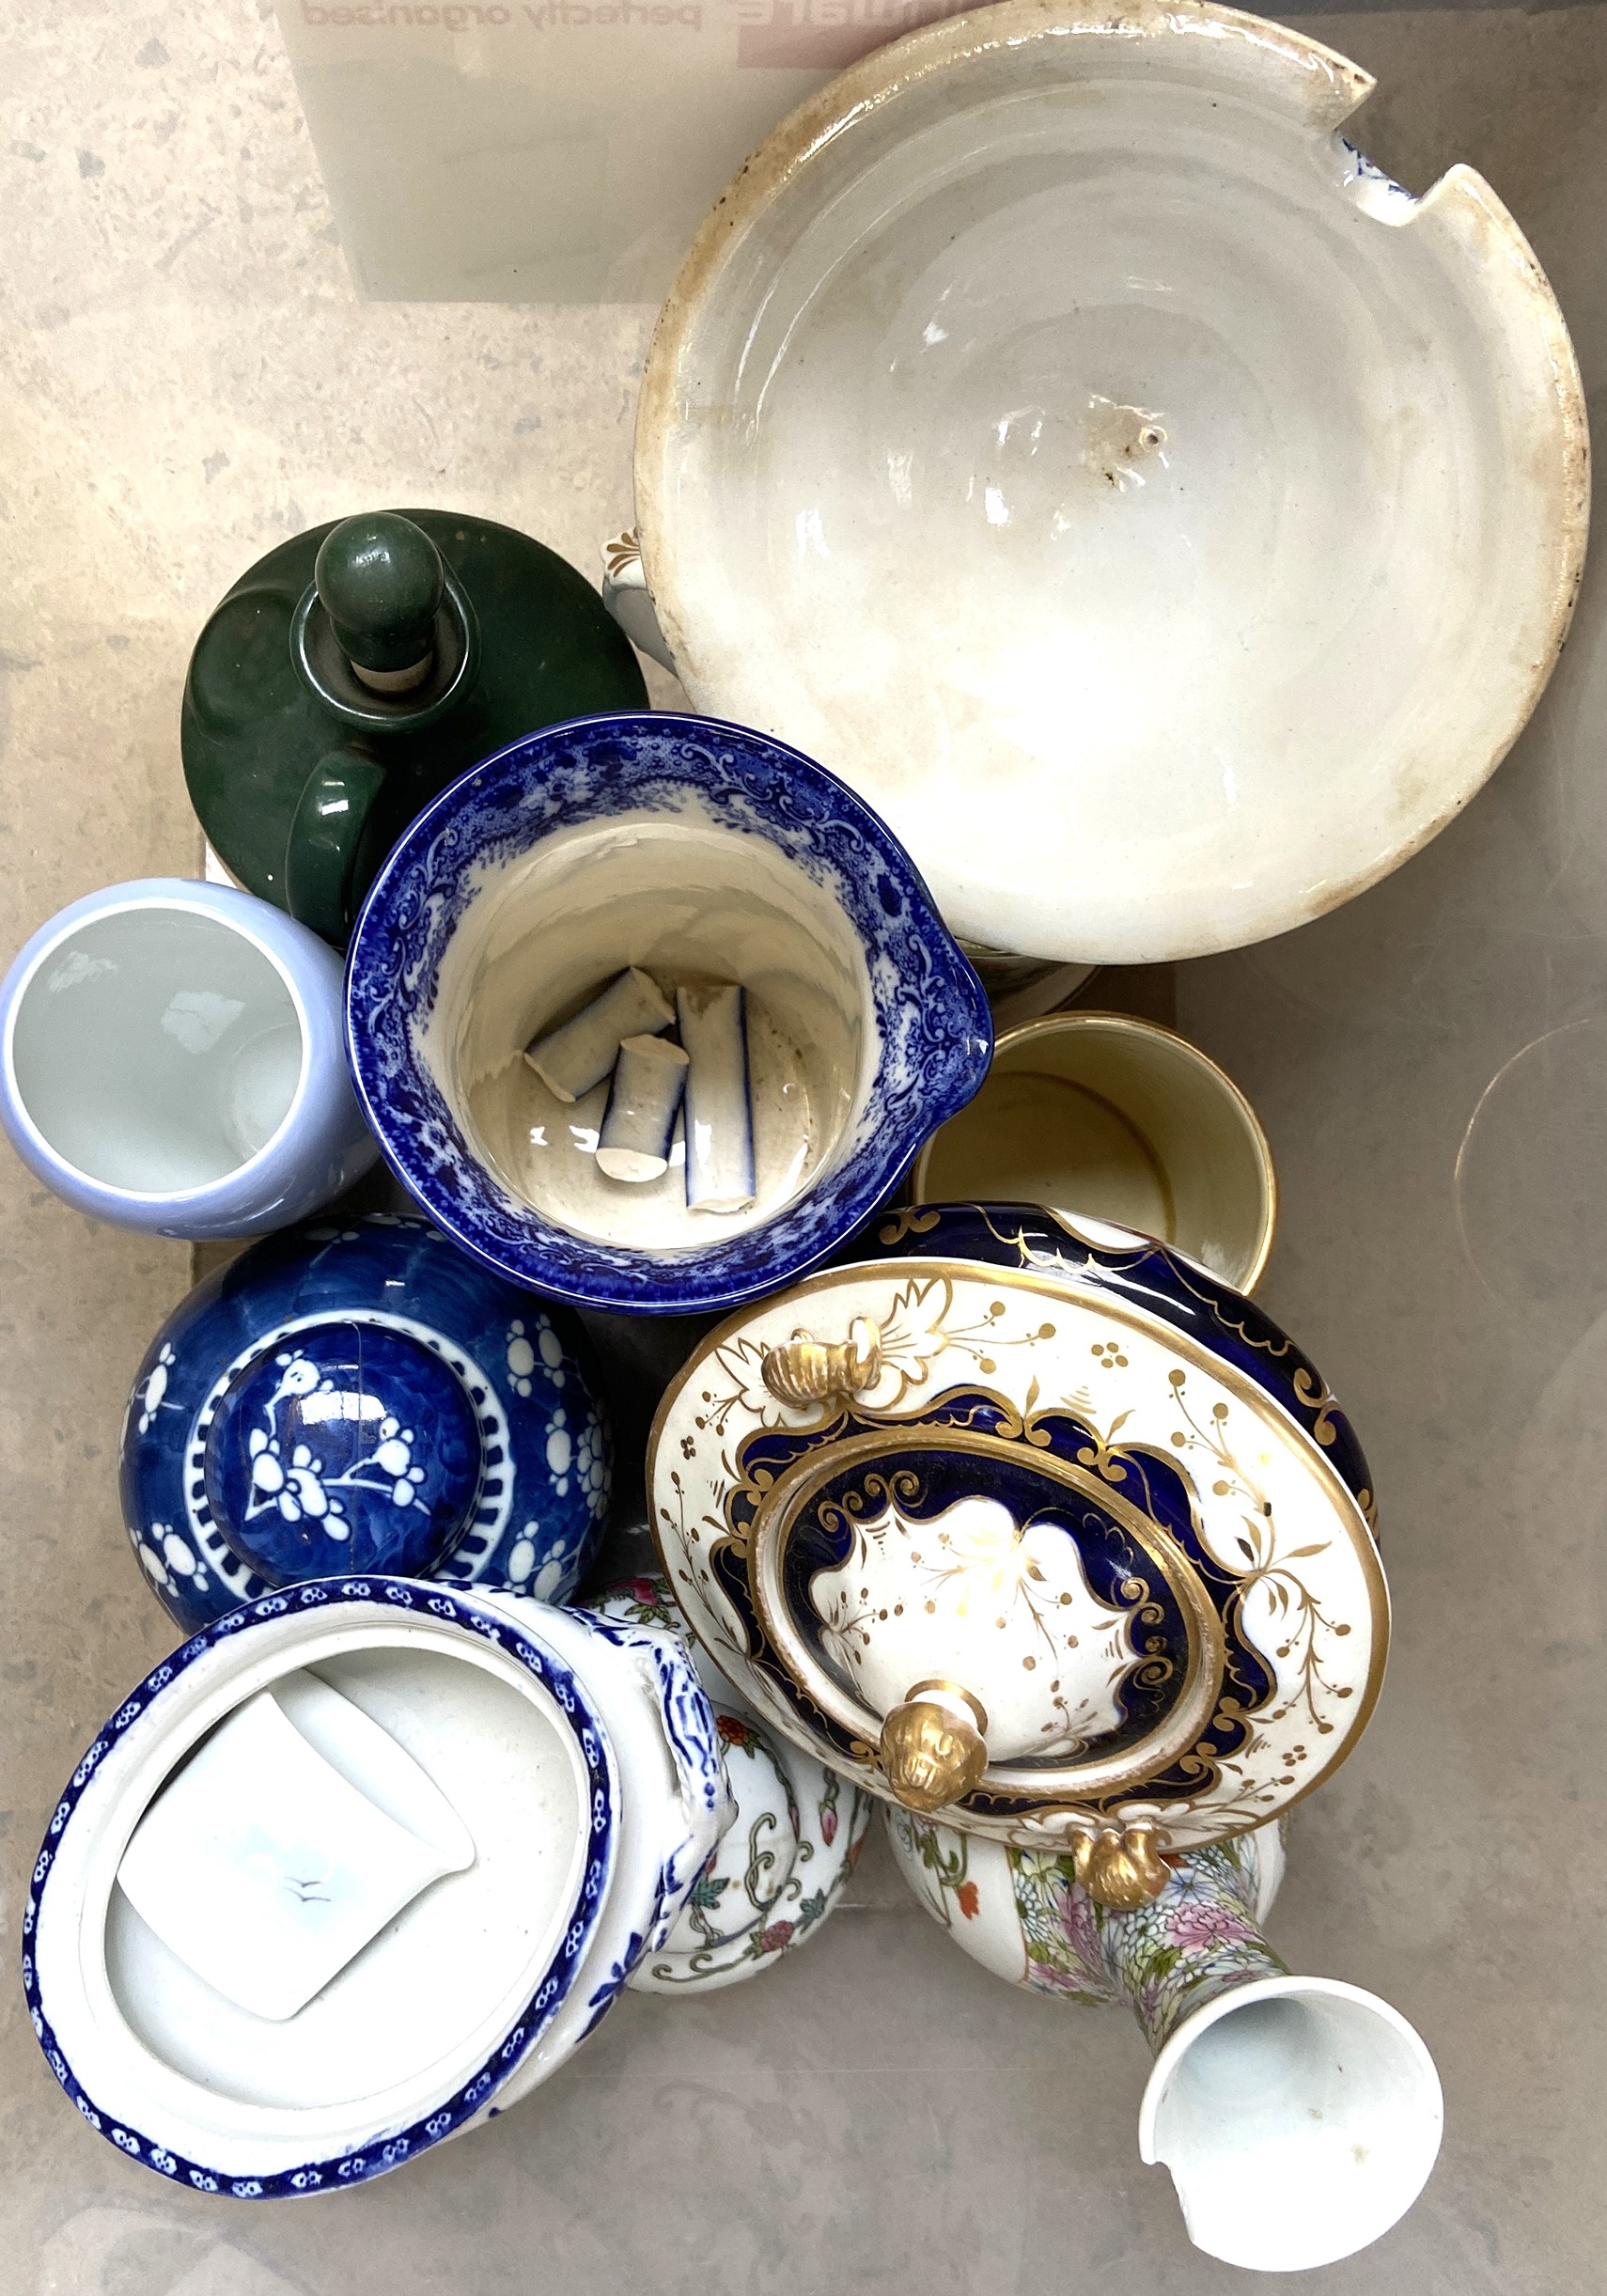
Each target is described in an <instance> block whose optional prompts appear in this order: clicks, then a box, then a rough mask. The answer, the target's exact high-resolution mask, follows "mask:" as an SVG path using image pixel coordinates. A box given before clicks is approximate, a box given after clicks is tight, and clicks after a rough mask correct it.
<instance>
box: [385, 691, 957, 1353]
mask: <svg viewBox="0 0 1607 2296" xmlns="http://www.w3.org/2000/svg"><path fill="white" fill-rule="evenodd" d="M689 795H690V796H692V797H694V798H695V799H696V800H697V801H698V803H700V804H701V805H702V806H703V807H704V808H705V810H706V812H707V815H708V818H709V820H710V821H711V822H712V823H713V824H714V825H715V826H716V827H719V828H722V829H726V830H737V831H741V832H743V833H746V834H747V835H750V836H760V837H763V838H765V839H766V840H767V841H768V842H769V843H770V844H772V845H773V846H775V847H776V848H777V849H778V850H779V851H781V852H783V853H784V854H785V855H786V856H787V858H788V860H789V861H791V862H792V863H793V864H794V865H795V866H796V867H799V868H800V869H802V870H803V871H804V873H805V875H807V876H808V877H809V878H810V879H811V880H812V881H813V882H815V883H816V884H818V885H819V886H821V887H822V888H823V889H824V890H826V891H827V892H828V893H829V894H830V895H831V897H832V898H833V899H834V900H835V901H836V902H837V903H838V904H839V906H840V907H841V908H842V910H843V911H844V913H845V914H846V915H847V916H848V918H849V920H850V923H851V924H852V925H853V927H854V929H856V931H857V932H858V933H859V935H860V936H861V939H862V940H863V943H864V945H865V950H866V964H867V968H868V973H869V979H870V993H871V1000H872V1004H873V1007H874V1010H875V1020H876V1027H877V1030H878V1032H879V1035H880V1039H881V1046H882V1051H881V1059H880V1062H879V1064H878V1068H877V1072H876V1076H875V1080H874V1082H873V1084H872V1086H871V1089H870V1095H869V1099H868V1101H867V1102H866V1107H865V1110H864V1112H863V1113H862V1115H861V1116H860V1117H859V1119H858V1121H857V1124H856V1126H855V1130H854V1133H853V1137H852V1140H851V1142H850V1147H849V1152H848V1154H847V1156H846V1157H845V1158H844V1160H843V1162H842V1163H841V1164H840V1165H839V1166H838V1168H837V1169H836V1170H835V1172H833V1173H831V1174H829V1175H828V1176H827V1177H826V1178H824V1179H819V1180H818V1181H817V1182H816V1184H815V1185H814V1186H813V1187H812V1188H811V1189H810V1190H809V1191H808V1192H807V1193H806V1194H805V1195H803V1196H802V1197H801V1198H799V1199H797V1200H796V1201H794V1202H793V1203H790V1204H788V1205H787V1206H785V1207H784V1208H783V1209H782V1210H781V1211H779V1212H778V1213H777V1214H776V1215H775V1216H774V1217H773V1218H772V1219H770V1220H767V1221H766V1222H765V1223H764V1224H763V1225H762V1226H758V1227H755V1228H750V1229H748V1230H747V1231H746V1232H745V1233H743V1234H741V1235H737V1236H731V1237H728V1238H725V1240H724V1241H721V1242H710V1244H708V1245H707V1246H704V1247H702V1248H700V1249H698V1250H697V1251H696V1252H694V1253H687V1252H675V1253H664V1254H654V1253H650V1252H643V1251H630V1250H626V1249H622V1248H619V1247H616V1246H611V1245H609V1244H606V1243H601V1242H597V1241H596V1240H594V1239H592V1238H589V1237H584V1236H578V1235H574V1234H571V1233H570V1232H569V1230H567V1229H564V1228H560V1227H555V1226H553V1225H552V1224H551V1223H550V1222H548V1221H546V1220H544V1219H542V1217H541V1216H540V1214H539V1213H538V1212H536V1211H534V1210H529V1209H527V1208H524V1207H522V1206H521V1205H519V1204H518V1203H516V1202H515V1200H514V1199H513V1198H512V1196H510V1195H508V1194H507V1192H506V1190H505V1189H503V1188H502V1187H501V1186H500V1185H499V1184H498V1183H497V1182H496V1181H495V1180H494V1179H492V1178H491V1175H490V1174H489V1173H488V1172H486V1171H485V1169H484V1168H483V1166H482V1165H481V1164H480V1163H479V1160H478V1159H477V1158H476V1155H475V1153H474V1151H473V1149H472V1148H470V1146H469V1144H468V1142H467V1141H466V1139H465V1138H464V1136H463V1133H462V1132H461V1130H460V1127H459V1125H458V1122H457V1120H456V1118H455V1117H453V1115H452V1113H451V1111H450V1109H449V1108H448V1107H447V1105H446V1102H445V1099H444V1098H443V1096H442V1093H441V1090H440V1087H439V1086H437V1084H436V1083H435V1080H434V1078H433V1077H432V1076H431V1075H430V1074H429V1070H427V1069H426V1068H425V1066H424V1064H423V1062H422V1061H421V1060H420V1059H419V1057H418V1053H417V1039H418V1034H419V1031H420V1030H421V1029H422V1027H423V1026H424V1024H425V1023H426V1022H427V1020H428V1018H429V1013H430V1011H431V1009H432V1007H433V1005H434V1002H435V996H436V990H437V984H438V981H439V977H440V970H441V961H442V957H443V955H444V953H445V948H446V945H447V943H448V941H449V940H450V938H451V935H452V931H453V929H454V928H455V926H456V925H457V923H458V920H459V918H460V916H461V915H462V914H463V911H464V909H465V908H466V907H467V905H468V903H469V900H470V899H471V898H472V896H473V892H474V889H475V884H476V880H477V879H478V877H479V875H480V873H481V872H482V871H483V870H484V868H485V867H486V866H487V865H488V864H495V863H497V862H500V861H504V860H507V859H509V858H511V857H513V856H515V855H517V854H520V853H523V852H526V851H529V850H530V848H531V847H532V846H534V845H535V844H536V843H537V842H538V840H539V839H540V838H542V837H545V836H549V835H551V834H552V833H553V832H554V831H555V830H558V829H562V828H567V827H569V826H572V825H573V824H575V823H577V822H581V821H593V820H606V819H608V818H609V817H610V816H613V815H616V814H619V813H622V812H650V813H663V814H666V815H669V814H674V813H676V812H679V811H682V810H684V806H685V802H686V800H687V798H688V796H689ZM346 1027H347V1044H348V1050H349V1053H350V1055H351V1070H352V1074H353V1076H354V1078H355V1080H356V1085H357V1092H358V1097H359V1099H360V1100H361V1101H362V1103H363V1106H364V1110H365V1113H366V1114H367V1117H368V1121H369V1123H370V1124H371V1126H372V1127H373V1130H374V1132H375V1135H376V1137H377V1138H378V1140H379V1143H380V1147H381V1150H382V1153H383V1155H384V1158H385V1161H386V1163H387V1164H389V1165H390V1167H391V1169H392V1171H393V1172H395V1173H396V1175H397V1177H398V1179H400V1180H401V1182H402V1183H403V1185H404V1186H405V1187H407V1188H409V1189H410V1190H411V1191H412V1193H413V1195H415V1196H416V1197H417V1198H418V1200H419V1201H420V1202H421V1203H422V1204H423V1205H424V1206H425V1207H426V1209H427V1210H429V1213H430V1215H431V1217H432V1218H433V1219H435V1220H436V1221H437V1223H438V1224H439V1225H440V1226H442V1227H443V1228H445V1230H446V1232H447V1234H448V1235H450V1236H451V1237H453V1238H454V1239H455V1241H456V1242H459V1243H460V1244H461V1245H462V1246H463V1248H464V1249H465V1250H466V1251H469V1252H472V1253H473V1254H474V1255H475V1257H476V1258H478V1259H481V1260H483V1261H484V1262H485V1263H486V1264H487V1265H488V1266H489V1267H491V1268H494V1269H496V1270H497V1271H498V1272H499V1273H502V1274H505V1275H509V1276H511V1277H512V1278H513V1279H514V1280H515V1282H517V1283H522V1284H529V1285H532V1286H534V1287H535V1288H536V1289H539V1290H542V1291H545V1292H548V1293H551V1294H552V1295H553V1296H554V1297H555V1298H558V1299H564V1300H569V1301H572V1302H575V1303H577V1304H580V1305H582V1306H592V1307H604V1308H624V1309H628V1310H629V1309H634V1310H636V1311H638V1312H647V1313H659V1314H664V1313H669V1312H671V1311H679V1312H686V1311H690V1310H711V1309H716V1308H725V1307H735V1306H737V1305H740V1304H741V1303H742V1302H743V1301H745V1300H749V1299H754V1298H757V1297H758V1296H760V1295H761V1294H762V1293H764V1292H767V1291H772V1290H773V1289H775V1288H776V1287H777V1286H778V1285H780V1284H785V1283H788V1282H789V1281H790V1280H791V1279H792V1278H793V1277H794V1276H796V1275H800V1274H802V1273H804V1270H805V1269H807V1268H810V1267H812V1266H814V1265H815V1263H816V1262H817V1261H819V1260H820V1259H822V1258H824V1257H825V1256H826V1255H827V1253H829V1252H830V1251H832V1250H833V1248H834V1247H835V1245H836V1244H838V1243H839V1242H841V1240H842V1239H843V1237H844V1236H845V1235H847V1234H848V1233H849V1231H850V1229H851V1228H853V1227H854V1226H856V1225H857V1224H858V1223H859V1222H860V1221H862V1220H864V1219H866V1218H867V1217H868V1216H869V1214H870V1213H871V1212H872V1211H873V1210H875V1209H876V1207H877V1205H878V1204H880V1203H881V1202H882V1201H883V1200H884V1198H885V1197H886V1195H887V1194H888V1192H889V1190H890V1189H891V1188H892V1187H893V1185H894V1183H895V1182H896V1181H897V1179H898V1177H899V1174H900V1173H901V1172H902V1170H903V1168H904V1166H905V1165H906V1164H908V1163H909V1161H910V1158H911V1157H912V1156H913V1153H914V1152H915V1150H916V1148H919V1146H920V1144H921V1142H922V1141H923V1140H925V1139H926V1137H927V1135H928V1132H933V1131H934V1130H935V1129H936V1128H937V1126H938V1125H940V1124H942V1123H943V1122H944V1120H945V1119H946V1118H947V1117H950V1116H952V1115H953V1114H954V1113H955V1111H956V1109H958V1108H961V1107H963V1106H964V1104H965V1102H966V1101H968V1100H970V1098H971V1097H972V1095H973V1094H974V1093H975V1091H976V1089H977V1087H978V1086H979V1085H980V1084H981V1082H982V1079H983V1077H984V1076H985V1074H986V1073H987V1070H988V1063H989V1060H990V1059H991V1054H992V1023H991V1018H990V1015H989V1010H988V1001H987V998H986V995H985V994H984V992H983V989H982V984H981V982H980V981H979V980H978V978H977V977H976V975H975V972H974V971H973V970H972V968H971V966H970V965H969V964H968V963H967V961H966V960H965V959H964V957H963V956H961V954H960V949H959V946H958V945H957V944H956V943H955V941H954V940H953V939H952V938H951V936H950V934H949V932H948V930H947V928H946V927H945V926H944V923H943V921H942V919H941V918H940V916H939V915H938V913H937V910H936V908H935V907H934V905H933V903H932V898H931V896H930V894H929V893H928V890H927V888H926V885H925V883H924V882H923V881H922V879H921V876H920V873H919V871H918V870H917V869H916V867H915V866H914V863H913V861H912V860H911V859H910V857H909V855H908V853H906V852H905V851H904V849H903V847H902V846H901V845H900V844H899V843H898V841H897V838H896V837H895V836H893V834H892V832H891V831H890V830H889V829H888V828H886V827H885V825H884V824H883V823H882V820H880V819H879V818H878V816H877V815H876V814H874V813H873V812H872V811H871V809H870V807H869V806H868V805H866V804H865V803H864V802H863V801H862V800H861V799H860V798H858V797H856V796H855V795H854V794H853V792H852V791H851V790H850V789H847V788H845V787H844V785H843V784H842V783H841V782H839V781H838V780H836V778H835V776H834V775H833V774H831V773H827V772H826V771H825V769H824V767H822V766H819V765H816V764H815V763H814V762H813V760H812V759H810V758H805V757H804V756H803V755H802V753H801V752H799V751H797V750H794V749H788V747H787V746H786V745H785V744H784V743H782V742H773V741H771V740H770V739H769V738H768V737H767V736H765V735H763V734H759V733H755V732H753V731H752V730H751V729H750V728H748V727H746V726H729V725H725V724H723V723H722V722H720V721H719V720H717V719H713V718H699V717H690V716H689V717H680V716H671V715H667V714H663V713H660V714H654V713H652V712H646V711H631V712H622V713H618V714H615V715H611V716H606V717H589V718H576V719H573V720H571V721H570V722H569V724H567V725H563V726H548V727H547V728H546V729H545V730H544V731H542V732H540V733H538V734H533V735H531V736H530V737H529V738H528V739H527V740H525V741H523V742H514V743H513V744H512V745H511V746H510V747H508V748H507V749H505V750H502V751H499V752H498V753H497V755H496V756H495V757H492V758H487V759H486V760H485V762H484V763H483V764H481V765H477V766H476V767H474V768H473V769H472V770H471V771H470V772H469V773H465V774H463V775H461V776H460V778H459V779H458V780H457V781H455V782H454V783H453V784H452V786H451V788H450V789H446V790H445V791H444V792H443V794H442V795H441V796H440V797H438V798H437V799H436V800H435V802H434V804H431V805H429V806H428V807H427V808H426V810H425V811H424V812H423V813H421V814H420V815H419V817H418V819H417V820H415V821H414V822H413V825H412V827H411V828H410V829H409V830H408V831H407V833H406V835H405V836H403V837H402V838H401V839H400V841H399V842H398V845H397V846H396V848H395V849H394V851H392V852H391V854H390V856H389V858H388V859H387V861H386V862H385V864H384V867H382V869H381V871H380V874H379V876H378V877H377V878H376V880H375V882H374V884H373V886H372V888H371V889H370V891H369V894H368V897H367V900H366V901H365V902H364V905H363V910H362V914H361V915H360V916H359V917H358V920H357V925H356V929H355V930H354V931H353V933H352V936H351V955H350V958H349V961H348V969H347V1022H346Z"/></svg>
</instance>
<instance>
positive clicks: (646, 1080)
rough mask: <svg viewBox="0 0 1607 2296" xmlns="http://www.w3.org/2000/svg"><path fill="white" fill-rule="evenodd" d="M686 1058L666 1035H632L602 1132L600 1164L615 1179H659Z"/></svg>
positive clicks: (616, 1076) (621, 1050) (665, 1165)
mask: <svg viewBox="0 0 1607 2296" xmlns="http://www.w3.org/2000/svg"><path fill="white" fill-rule="evenodd" d="M686 1070H687V1058H686V1054H684V1053H683V1052H682V1051H681V1049H680V1046H679V1044H666V1043H665V1042H664V1041H663V1038H662V1037H627V1038H625V1039H623V1041H622V1042H621V1044H620V1047H619V1060H618V1064H617V1066H616V1069H615V1070H614V1089H613V1090H612V1091H611V1092H610V1094H609V1096H608V1108H607V1111H606V1113H605V1115H604V1116H603V1119H602V1130H601V1132H599V1134H598V1136H597V1168H598V1170H599V1171H600V1172H602V1173H605V1174H606V1175H607V1177H608V1178H609V1179H628V1180H635V1181H641V1180H648V1179H661V1178H662V1177H663V1174H664V1173H665V1172H667V1171H668V1170H669V1155H670V1141H671V1139H672V1138H673V1137H674V1134H675V1120H676V1117H677V1115H678V1114H679V1109H680V1096H681V1093H682V1092H683V1091H684V1090H685V1087H686Z"/></svg>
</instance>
